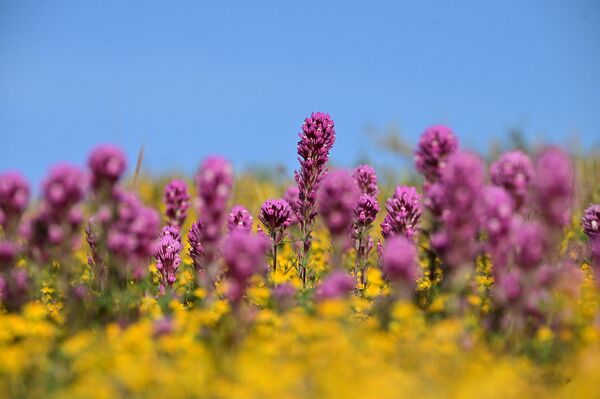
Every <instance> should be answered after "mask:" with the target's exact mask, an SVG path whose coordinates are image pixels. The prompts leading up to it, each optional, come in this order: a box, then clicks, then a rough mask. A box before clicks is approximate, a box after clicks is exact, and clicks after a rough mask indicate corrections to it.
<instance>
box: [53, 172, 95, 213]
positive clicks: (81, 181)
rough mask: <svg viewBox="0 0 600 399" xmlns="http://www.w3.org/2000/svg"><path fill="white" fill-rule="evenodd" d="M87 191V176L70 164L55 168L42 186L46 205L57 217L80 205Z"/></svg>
mask: <svg viewBox="0 0 600 399" xmlns="http://www.w3.org/2000/svg"><path fill="white" fill-rule="evenodd" d="M85 190H86V180H85V175H84V174H83V172H82V171H81V170H79V168H77V167H75V166H72V165H69V164H59V165H56V166H54V167H53V168H52V169H50V173H49V175H48V177H46V180H44V182H43V184H42V192H43V194H44V203H45V204H46V205H47V207H48V208H49V210H50V211H51V212H52V213H55V214H57V215H63V214H64V213H65V212H66V211H68V210H69V209H70V208H71V207H73V206H74V205H75V204H77V203H79V202H80V201H81V200H82V199H83V197H84V196H85Z"/></svg>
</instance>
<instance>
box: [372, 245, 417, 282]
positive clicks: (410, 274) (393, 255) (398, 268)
mask: <svg viewBox="0 0 600 399" xmlns="http://www.w3.org/2000/svg"><path fill="white" fill-rule="evenodd" d="M381 263H382V268H383V273H384V274H385V276H386V277H387V278H388V279H389V280H390V281H391V282H393V283H395V284H396V285H398V286H404V287H410V286H411V285H413V284H414V283H415V282H416V280H417V278H418V277H419V270H420V269H419V265H418V263H417V249H416V247H415V243H414V242H413V241H412V240H410V239H408V238H406V237H404V236H394V237H391V238H390V239H388V240H386V242H385V246H384V247H383V251H382V255H381Z"/></svg>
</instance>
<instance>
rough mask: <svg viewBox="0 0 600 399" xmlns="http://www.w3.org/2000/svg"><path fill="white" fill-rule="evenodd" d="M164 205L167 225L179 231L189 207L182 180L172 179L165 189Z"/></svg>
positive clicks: (186, 192)
mask: <svg viewBox="0 0 600 399" xmlns="http://www.w3.org/2000/svg"><path fill="white" fill-rule="evenodd" d="M163 198H164V203H165V206H166V210H165V217H166V219H167V224H169V225H171V226H175V227H177V228H179V229H181V226H183V223H184V222H185V219H186V218H187V212H188V208H189V207H190V195H189V194H188V188H187V184H186V183H185V182H184V181H183V180H179V179H173V180H171V181H170V182H169V184H167V185H166V187H165V192H164V196H163Z"/></svg>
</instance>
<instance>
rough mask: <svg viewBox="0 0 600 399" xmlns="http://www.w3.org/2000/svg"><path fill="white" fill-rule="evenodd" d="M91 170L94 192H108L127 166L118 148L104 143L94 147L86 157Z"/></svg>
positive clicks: (123, 155)
mask: <svg viewBox="0 0 600 399" xmlns="http://www.w3.org/2000/svg"><path fill="white" fill-rule="evenodd" d="M88 166H89V168H90V170H91V171H92V187H93V188H94V190H95V191H96V192H99V191H106V192H108V193H109V192H110V191H111V190H112V187H113V186H114V185H115V184H116V182H117V181H118V180H119V179H120V178H121V176H122V175H123V173H124V172H125V169H126V168H127V159H126V158H125V154H124V153H123V151H121V149H120V148H118V147H116V146H113V145H110V144H105V145H100V146H98V147H96V148H95V149H94V150H93V151H92V152H91V154H90V156H89V158H88Z"/></svg>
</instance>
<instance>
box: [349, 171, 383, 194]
mask: <svg viewBox="0 0 600 399" xmlns="http://www.w3.org/2000/svg"><path fill="white" fill-rule="evenodd" d="M352 177H353V178H354V181H355V182H356V185H357V186H358V189H359V190H360V192H361V194H367V195H370V196H371V197H374V198H377V194H379V187H377V174H376V173H375V169H373V168H372V167H370V166H369V165H359V166H357V167H356V168H355V169H354V171H353V172H352Z"/></svg>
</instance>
